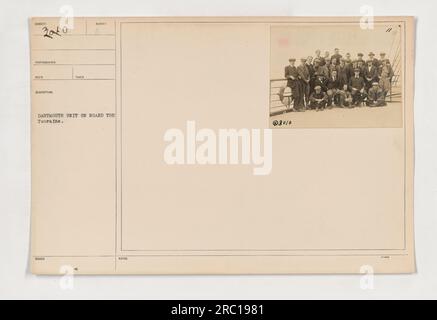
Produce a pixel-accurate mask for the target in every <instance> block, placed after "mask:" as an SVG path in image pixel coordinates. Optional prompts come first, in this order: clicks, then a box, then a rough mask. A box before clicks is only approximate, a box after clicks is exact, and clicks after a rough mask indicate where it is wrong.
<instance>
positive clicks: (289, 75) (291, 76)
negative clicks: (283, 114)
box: [284, 58, 300, 109]
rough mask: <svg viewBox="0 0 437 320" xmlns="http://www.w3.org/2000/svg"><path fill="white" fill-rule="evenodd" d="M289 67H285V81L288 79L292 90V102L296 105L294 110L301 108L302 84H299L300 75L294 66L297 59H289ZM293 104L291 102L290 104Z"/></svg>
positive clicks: (288, 85)
mask: <svg viewBox="0 0 437 320" xmlns="http://www.w3.org/2000/svg"><path fill="white" fill-rule="evenodd" d="M288 62H289V65H288V66H286V67H285V76H284V77H285V79H287V87H289V88H290V89H291V94H292V101H293V103H294V108H295V109H298V108H299V102H298V101H300V88H299V87H300V83H299V73H298V72H297V68H296V66H295V65H294V64H295V62H296V59H294V58H290V59H288ZM290 104H291V102H290Z"/></svg>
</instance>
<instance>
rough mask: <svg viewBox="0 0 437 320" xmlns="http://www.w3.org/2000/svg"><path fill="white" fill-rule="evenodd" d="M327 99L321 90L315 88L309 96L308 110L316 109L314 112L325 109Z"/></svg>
mask: <svg viewBox="0 0 437 320" xmlns="http://www.w3.org/2000/svg"><path fill="white" fill-rule="evenodd" d="M327 99H328V96H327V95H326V93H324V92H323V91H322V88H321V87H320V86H316V87H315V88H314V92H313V93H311V96H310V108H311V109H316V111H319V110H323V109H325V107H326V102H327Z"/></svg>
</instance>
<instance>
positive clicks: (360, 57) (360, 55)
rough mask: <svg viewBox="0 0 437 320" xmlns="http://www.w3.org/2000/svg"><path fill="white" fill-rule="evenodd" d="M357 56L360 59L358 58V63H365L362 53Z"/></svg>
mask: <svg viewBox="0 0 437 320" xmlns="http://www.w3.org/2000/svg"><path fill="white" fill-rule="evenodd" d="M357 56H358V58H357V63H358V62H360V61H361V62H363V63H364V59H363V57H364V54H362V53H361V52H360V53H358V54H357Z"/></svg>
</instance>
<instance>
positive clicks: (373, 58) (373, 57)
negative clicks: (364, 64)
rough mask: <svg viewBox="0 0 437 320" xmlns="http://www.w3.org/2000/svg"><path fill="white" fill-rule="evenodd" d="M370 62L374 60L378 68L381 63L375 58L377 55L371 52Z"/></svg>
mask: <svg viewBox="0 0 437 320" xmlns="http://www.w3.org/2000/svg"><path fill="white" fill-rule="evenodd" d="M369 60H372V63H373V65H374V66H375V67H377V68H378V63H379V61H378V59H376V58H375V54H374V53H373V52H369Z"/></svg>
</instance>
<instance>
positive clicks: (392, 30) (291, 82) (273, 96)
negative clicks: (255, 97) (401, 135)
mask: <svg viewBox="0 0 437 320" xmlns="http://www.w3.org/2000/svg"><path fill="white" fill-rule="evenodd" d="M402 31H403V28H402V24H401V23H399V24H393V22H391V23H388V24H385V23H384V22H379V23H374V24H372V25H366V24H364V25H363V24H360V23H359V22H358V21H357V22H356V23H329V24H320V25H317V24H314V23H313V24H312V25H303V26H299V27H296V25H289V26H286V25H285V26H274V27H272V28H271V42H270V43H271V52H270V54H271V58H270V59H271V74H270V76H271V79H270V128H299V127H304V128H305V127H308V128H317V127H322V128H324V127H326V128H329V127H345V128H350V127H352V128H353V127H364V128H366V127H367V128H372V127H401V126H402V113H403V112H402V109H403V102H402V101H403V100H402V99H403V94H402V88H403V78H402V69H403V59H404V58H403V50H404V47H403V43H402Z"/></svg>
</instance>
